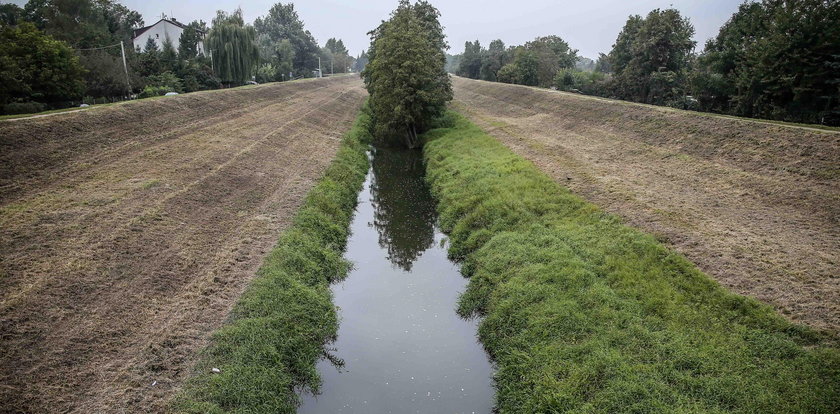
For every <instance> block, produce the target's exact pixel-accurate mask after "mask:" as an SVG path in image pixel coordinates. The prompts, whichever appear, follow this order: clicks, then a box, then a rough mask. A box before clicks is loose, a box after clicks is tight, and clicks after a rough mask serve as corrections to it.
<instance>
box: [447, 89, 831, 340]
mask: <svg viewBox="0 0 840 414" xmlns="http://www.w3.org/2000/svg"><path fill="white" fill-rule="evenodd" d="M454 87H455V104H454V106H455V109H457V110H459V111H461V112H462V113H464V114H465V115H467V116H468V117H469V118H470V119H471V120H472V121H474V122H476V123H477V124H479V125H480V126H481V127H482V128H483V129H485V131H487V132H488V133H490V134H491V135H493V136H494V137H496V138H497V139H499V140H500V141H502V142H503V143H505V144H506V145H507V146H508V147H509V148H511V149H512V150H514V151H516V152H517V153H519V154H520V155H522V156H524V157H526V158H527V159H529V160H531V161H532V162H534V163H535V164H536V165H537V166H538V167H540V168H541V169H542V170H543V171H545V172H546V173H548V174H549V175H551V176H552V177H553V178H554V179H556V180H557V181H559V182H560V183H562V184H563V185H565V186H567V187H568V188H570V189H571V190H572V191H574V192H575V193H577V194H580V195H581V196H583V197H585V198H587V199H588V200H590V201H592V202H594V203H596V204H598V205H600V206H601V207H602V208H604V209H605V210H607V211H609V212H611V213H614V214H617V215H619V216H621V217H623V218H624V219H625V220H626V221H627V222H628V223H629V224H631V225H633V226H636V227H639V228H641V229H644V230H646V231H648V232H650V233H653V234H655V235H656V236H657V237H659V238H660V239H662V240H663V241H665V242H667V243H669V244H670V245H671V246H673V248H675V249H676V250H678V251H680V252H681V253H683V254H685V255H686V256H687V257H688V258H689V259H691V260H692V261H693V262H694V263H696V264H697V265H698V266H699V267H700V268H701V269H702V270H703V271H705V272H706V273H708V274H709V275H711V276H712V277H714V278H715V279H717V280H718V281H719V282H720V283H721V284H723V285H724V286H727V287H729V288H730V289H732V290H734V291H736V292H738V293H741V294H745V295H749V296H752V297H755V298H758V299H760V300H762V301H765V302H767V303H770V304H771V305H773V306H774V307H776V308H777V309H778V310H779V311H780V312H782V313H783V314H785V315H786V316H788V317H789V318H790V319H792V320H794V321H797V322H800V323H805V324H807V325H810V326H812V327H815V328H817V329H820V330H825V331H828V332H830V333H833V334H837V333H838V331H840V163H838V160H840V133H837V132H833V131H821V130H818V129H808V128H802V127H797V126H785V125H779V124H772V123H762V122H753V121H748V120H739V119H731V118H723V117H713V116H706V115H700V114H695V113H691V112H685V111H676V110H669V109H658V108H652V107H650V106H645V105H636V104H630V103H626V102H618V101H609V100H603V99H592V98H589V97H583V96H579V95H575V94H568V93H560V92H554V91H549V90H541V89H536V88H529V87H523V86H516V85H506V84H500V83H489V82H481V81H474V80H469V79H464V78H457V77H456V78H454Z"/></svg>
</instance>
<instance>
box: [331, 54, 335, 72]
mask: <svg viewBox="0 0 840 414" xmlns="http://www.w3.org/2000/svg"><path fill="white" fill-rule="evenodd" d="M333 74H335V72H333V59H332V58H330V75H333Z"/></svg>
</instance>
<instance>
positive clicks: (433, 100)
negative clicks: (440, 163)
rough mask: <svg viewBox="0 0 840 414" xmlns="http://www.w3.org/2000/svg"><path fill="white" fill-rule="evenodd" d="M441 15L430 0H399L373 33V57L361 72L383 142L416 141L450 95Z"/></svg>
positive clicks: (413, 144) (416, 143)
mask: <svg viewBox="0 0 840 414" xmlns="http://www.w3.org/2000/svg"><path fill="white" fill-rule="evenodd" d="M439 16H440V13H439V12H438V10H437V9H436V8H435V7H434V6H432V5H431V4H429V3H428V2H426V1H418V2H417V3H415V4H411V3H410V2H409V1H408V0H401V1H400V3H399V6H398V7H397V9H396V10H394V12H393V13H392V14H391V18H390V19H389V20H387V21H384V22H382V24H381V25H379V27H377V28H376V29H374V30H373V31H371V32H370V33H369V34H370V36H371V45H370V50H369V51H368V56H369V57H370V63H368V65H367V67H366V68H365V70H364V72H363V76H364V79H365V85H366V86H367V90H368V92H369V93H370V105H371V109H372V114H373V118H374V135H375V137H376V139H377V140H378V141H380V142H381V143H392V144H393V143H396V142H402V143H403V144H404V145H405V146H407V147H409V148H416V147H418V146H419V145H420V141H419V139H418V134H419V133H421V132H423V131H424V130H426V129H427V128H428V127H429V125H430V122H431V120H432V119H433V118H435V117H437V116H440V115H442V114H443V112H444V110H445V108H446V102H448V101H450V100H452V85H451V83H450V80H449V75H448V74H447V73H446V70H445V65H446V55H445V53H444V50H445V49H447V48H448V46H447V44H446V40H445V37H444V34H443V28H442V27H441V25H440V22H439V21H438V17H439Z"/></svg>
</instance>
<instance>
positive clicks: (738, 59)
mask: <svg viewBox="0 0 840 414" xmlns="http://www.w3.org/2000/svg"><path fill="white" fill-rule="evenodd" d="M838 21H840V2H826V1H821V0H802V1H796V2H789V1H784V0H764V1H762V2H753V3H749V2H748V3H744V4H742V5H741V6H740V8H739V10H738V11H737V12H736V13H735V14H734V15H733V16H732V18H731V19H730V20H729V21H728V22H727V23H726V24H725V25H724V26H723V27H722V28H721V29H720V33H719V34H718V36H717V37H716V38H714V39H711V40H709V41H708V42H707V44H706V47H705V49H704V51H703V52H702V53H700V54H697V53H695V47H696V42H694V41H693V40H692V37H693V36H694V27H693V26H692V24H691V22H690V21H689V19H687V18H684V17H682V16H681V15H680V13H679V11H677V10H674V9H667V10H660V9H656V10H653V11H651V12H650V13H649V14H648V15H647V16H645V17H642V16H630V17H629V18H628V20H627V22H626V24H625V25H624V27H623V28H622V30H621V32H620V33H619V35H618V37H617V38H616V41H615V44H614V45H613V48H612V50H611V51H610V52H609V53H608V54H601V55H600V56H599V58H598V59H597V61H595V62H593V61H592V60H590V59H586V58H582V57H579V56H577V51H575V50H573V49H571V48H569V45H568V44H567V43H566V42H564V41H563V40H562V39H560V38H558V37H556V36H548V37H541V38H537V39H535V40H534V41H532V42H528V43H526V44H525V45H523V46H515V47H508V48H505V46H504V43H502V41H501V40H495V41H493V42H491V44H490V47H489V48H487V49H484V48H482V47H481V45H480V44H479V42H478V41H475V42H467V43H466V44H465V48H464V52H463V54H461V55H458V56H451V57H450V58H449V62H448V63H449V66H448V69H449V70H450V71H453V72H455V73H457V74H458V75H460V76H466V77H470V78H474V79H484V80H489V81H499V82H508V83H517V84H524V85H532V86H542V87H555V88H558V89H562V90H567V91H575V92H580V93H585V94H591V95H600V96H605V97H611V98H619V99H626V100H631V101H636V102H644V103H650V104H656V105H668V106H673V107H678V108H685V109H695V110H701V111H710V112H719V113H726V114H733V115H739V116H747V117H761V118H769V119H778V120H786V121H794V122H807V123H823V124H829V125H838V124H840V25H838V24H837V22H838Z"/></svg>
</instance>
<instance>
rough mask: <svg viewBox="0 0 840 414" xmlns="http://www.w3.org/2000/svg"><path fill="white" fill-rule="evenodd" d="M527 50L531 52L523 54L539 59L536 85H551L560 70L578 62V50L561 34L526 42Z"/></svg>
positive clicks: (571, 66)
mask: <svg viewBox="0 0 840 414" xmlns="http://www.w3.org/2000/svg"><path fill="white" fill-rule="evenodd" d="M525 50H526V51H527V52H530V53H525V54H523V55H522V56H534V57H535V58H536V59H537V79H536V83H535V85H539V86H542V87H548V86H551V84H552V83H553V82H554V77H555V76H556V75H557V72H558V71H559V70H561V69H566V68H573V67H575V63H576V62H577V50H574V49H572V48H570V47H569V44H568V43H566V41H565V40H563V39H561V38H560V37H559V36H543V37H538V38H536V39H534V40H532V41H530V42H528V43H525ZM520 66H521V64H520ZM528 84H529V85H530V84H532V83H528Z"/></svg>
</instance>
